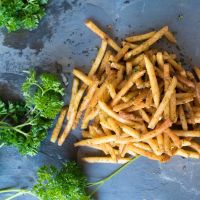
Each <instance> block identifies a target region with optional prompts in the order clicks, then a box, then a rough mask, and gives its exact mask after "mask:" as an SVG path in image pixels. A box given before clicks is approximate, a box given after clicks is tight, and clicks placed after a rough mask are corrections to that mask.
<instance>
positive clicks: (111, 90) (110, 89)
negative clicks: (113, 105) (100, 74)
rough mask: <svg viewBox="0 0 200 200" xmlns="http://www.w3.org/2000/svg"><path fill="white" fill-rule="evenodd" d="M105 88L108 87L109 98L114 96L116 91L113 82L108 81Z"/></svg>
mask: <svg viewBox="0 0 200 200" xmlns="http://www.w3.org/2000/svg"><path fill="white" fill-rule="evenodd" d="M107 89H108V92H109V94H110V96H111V98H112V99H114V98H115V96H116V91H115V88H114V86H113V84H112V83H108V84H107Z"/></svg>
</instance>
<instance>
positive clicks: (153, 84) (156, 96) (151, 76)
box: [144, 56, 160, 107]
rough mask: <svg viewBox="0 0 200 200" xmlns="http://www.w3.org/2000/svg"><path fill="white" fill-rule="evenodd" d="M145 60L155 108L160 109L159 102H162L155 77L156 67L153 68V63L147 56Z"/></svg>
mask: <svg viewBox="0 0 200 200" xmlns="http://www.w3.org/2000/svg"><path fill="white" fill-rule="evenodd" d="M144 60H145V65H146V69H147V74H148V76H149V79H150V84H151V91H152V95H153V100H154V103H155V106H156V107H158V105H159V102H160V91H159V87H158V82H157V78H156V75H155V71H154V67H153V65H152V63H151V61H150V60H149V58H148V57H147V56H144Z"/></svg>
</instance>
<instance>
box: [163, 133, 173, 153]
mask: <svg viewBox="0 0 200 200" xmlns="http://www.w3.org/2000/svg"><path fill="white" fill-rule="evenodd" d="M164 151H165V153H166V154H168V155H169V156H172V149H171V142H170V138H169V136H168V134H167V133H164Z"/></svg>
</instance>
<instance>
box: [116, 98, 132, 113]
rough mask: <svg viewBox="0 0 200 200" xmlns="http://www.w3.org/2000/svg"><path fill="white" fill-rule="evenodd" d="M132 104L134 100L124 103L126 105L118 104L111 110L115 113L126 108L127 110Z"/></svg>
mask: <svg viewBox="0 0 200 200" xmlns="http://www.w3.org/2000/svg"><path fill="white" fill-rule="evenodd" d="M133 104H134V100H132V101H129V102H126V103H120V104H117V105H115V106H114V107H113V110H114V111H115V112H119V111H121V110H124V109H126V108H129V107H130V106H132V105H133Z"/></svg>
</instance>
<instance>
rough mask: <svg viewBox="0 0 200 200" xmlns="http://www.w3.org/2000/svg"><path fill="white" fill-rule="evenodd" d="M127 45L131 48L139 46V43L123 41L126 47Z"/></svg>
mask: <svg viewBox="0 0 200 200" xmlns="http://www.w3.org/2000/svg"><path fill="white" fill-rule="evenodd" d="M125 45H127V46H129V48H130V49H135V48H136V47H138V44H133V43H130V42H125V41H122V46H123V47H124V46H125Z"/></svg>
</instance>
